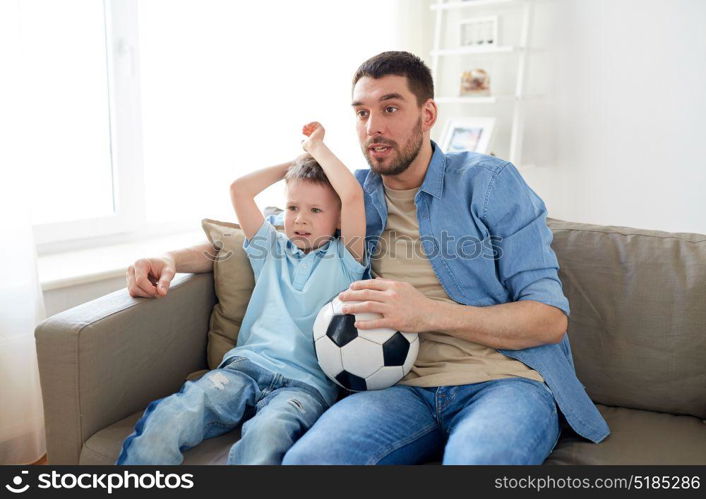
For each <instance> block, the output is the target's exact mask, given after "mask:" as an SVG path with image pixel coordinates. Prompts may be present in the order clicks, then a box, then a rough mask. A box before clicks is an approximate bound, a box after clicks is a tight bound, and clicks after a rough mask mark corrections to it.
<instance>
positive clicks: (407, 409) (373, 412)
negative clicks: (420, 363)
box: [283, 378, 560, 464]
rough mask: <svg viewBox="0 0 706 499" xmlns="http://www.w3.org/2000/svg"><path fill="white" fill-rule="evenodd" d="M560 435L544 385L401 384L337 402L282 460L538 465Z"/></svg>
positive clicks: (505, 381) (496, 382) (508, 380)
mask: <svg viewBox="0 0 706 499" xmlns="http://www.w3.org/2000/svg"><path fill="white" fill-rule="evenodd" d="M559 433H560V432H559V419H558V416H557V409H556V404H555V402H554V397H553V395H552V393H551V391H550V390H549V388H547V386H546V385H545V384H544V383H539V382H537V381H533V380H529V379H525V378H506V379H499V380H493V381H486V382H484V383H473V384H469V385H460V386H446V387H438V388H418V387H411V386H403V385H396V386H393V387H391V388H387V389H385V390H378V391H370V392H361V393H356V394H354V395H351V396H349V397H346V398H344V399H343V400H341V401H340V402H338V403H336V404H335V405H334V406H333V407H331V409H329V410H328V411H327V412H326V413H325V414H324V415H323V416H322V417H321V418H320V419H319V421H318V422H317V423H316V424H315V425H314V427H313V428H311V430H310V431H309V432H308V433H307V434H306V435H304V437H302V438H301V440H299V441H298V442H297V443H296V444H295V445H294V446H293V447H292V448H291V449H290V450H289V451H288V452H287V454H286V456H285V457H284V461H283V464H415V463H424V462H427V461H431V460H442V461H443V463H444V464H541V463H542V462H543V461H544V459H545V458H546V457H547V456H548V455H549V453H550V452H551V451H552V449H553V448H554V446H555V445H556V442H557V440H558V439H559Z"/></svg>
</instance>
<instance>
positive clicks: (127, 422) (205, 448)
mask: <svg viewBox="0 0 706 499" xmlns="http://www.w3.org/2000/svg"><path fill="white" fill-rule="evenodd" d="M142 413H143V411H138V412H136V413H134V414H131V415H130V416H128V417H126V418H125V419H121V420H120V421H118V422H117V423H115V424H112V425H110V426H108V427H107V428H104V429H102V430H101V431H99V432H98V433H96V434H95V435H93V436H92V437H91V438H89V439H88V440H87V441H86V442H85V443H84V444H83V448H82V449H81V457H80V459H79V464H115V461H116V460H117V459H118V455H119V454H120V449H121V448H122V445H123V441H124V440H125V438H127V436H128V435H130V433H132V431H133V429H134V428H135V423H137V420H138V419H140V416H142ZM239 438H240V428H239V427H238V428H237V429H235V430H233V431H231V432H229V433H226V434H224V435H221V436H219V437H215V438H211V439H208V440H204V441H203V442H202V443H201V444H199V445H197V446H196V447H194V448H193V449H189V450H187V451H186V452H184V463H183V464H225V463H226V458H227V457H228V451H229V450H230V448H231V446H232V445H233V444H234V443H235V442H237V441H238V439H239Z"/></svg>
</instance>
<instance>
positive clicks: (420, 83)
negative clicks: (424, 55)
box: [353, 51, 434, 107]
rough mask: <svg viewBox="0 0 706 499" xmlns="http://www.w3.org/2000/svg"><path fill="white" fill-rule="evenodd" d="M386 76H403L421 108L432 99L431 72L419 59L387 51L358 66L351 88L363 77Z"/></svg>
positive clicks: (414, 56)
mask: <svg viewBox="0 0 706 499" xmlns="http://www.w3.org/2000/svg"><path fill="white" fill-rule="evenodd" d="M387 75H397V76H405V77H406V78H407V85H408V86H409V89H410V91H411V92H412V93H413V94H414V95H415V97H416V98H417V105H418V106H420V107H421V105H422V104H424V103H425V102H426V101H427V99H433V98H434V81H433V79H432V77H431V71H430V70H429V68H428V67H427V65H426V64H424V61H422V60H421V59H420V58H419V57H417V56H416V55H414V54H410V53H409V52H400V51H388V52H382V53H380V54H378V55H376V56H374V57H371V58H370V59H368V60H367V61H365V62H364V63H363V64H361V65H360V67H359V68H358V70H357V71H356V72H355V75H353V86H354V87H355V84H356V83H358V80H360V79H361V78H363V77H364V76H369V77H370V78H375V79H378V78H382V77H383V76H387Z"/></svg>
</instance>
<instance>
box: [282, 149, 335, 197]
mask: <svg viewBox="0 0 706 499" xmlns="http://www.w3.org/2000/svg"><path fill="white" fill-rule="evenodd" d="M290 180H304V181H306V182H313V183H315V184H321V185H326V186H328V187H330V188H331V189H333V186H332V185H331V182H330V181H329V179H328V177H327V176H326V173H324V169H323V168H321V165H320V164H319V163H317V161H316V160H315V159H314V158H313V156H311V154H302V155H301V156H299V157H298V158H297V160H296V161H295V162H294V164H293V165H292V166H290V167H289V170H287V173H286V174H285V175H284V181H285V182H287V183H289V181H290ZM334 192H336V191H335V189H334Z"/></svg>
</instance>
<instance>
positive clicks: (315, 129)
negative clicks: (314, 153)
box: [302, 121, 326, 153]
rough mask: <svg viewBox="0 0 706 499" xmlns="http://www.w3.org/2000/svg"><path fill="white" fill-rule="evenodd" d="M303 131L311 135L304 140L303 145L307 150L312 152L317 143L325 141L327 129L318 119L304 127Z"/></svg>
mask: <svg viewBox="0 0 706 499" xmlns="http://www.w3.org/2000/svg"><path fill="white" fill-rule="evenodd" d="M302 133H303V134H304V135H306V136H307V137H309V138H308V139H305V140H303V141H302V147H303V148H304V150H305V151H306V152H309V153H310V152H311V148H312V147H313V146H314V145H316V144H321V143H322V142H323V141H324V134H325V133H326V130H324V127H323V126H322V125H321V123H319V122H318V121H312V122H311V123H307V124H306V125H304V126H303V127H302Z"/></svg>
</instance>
